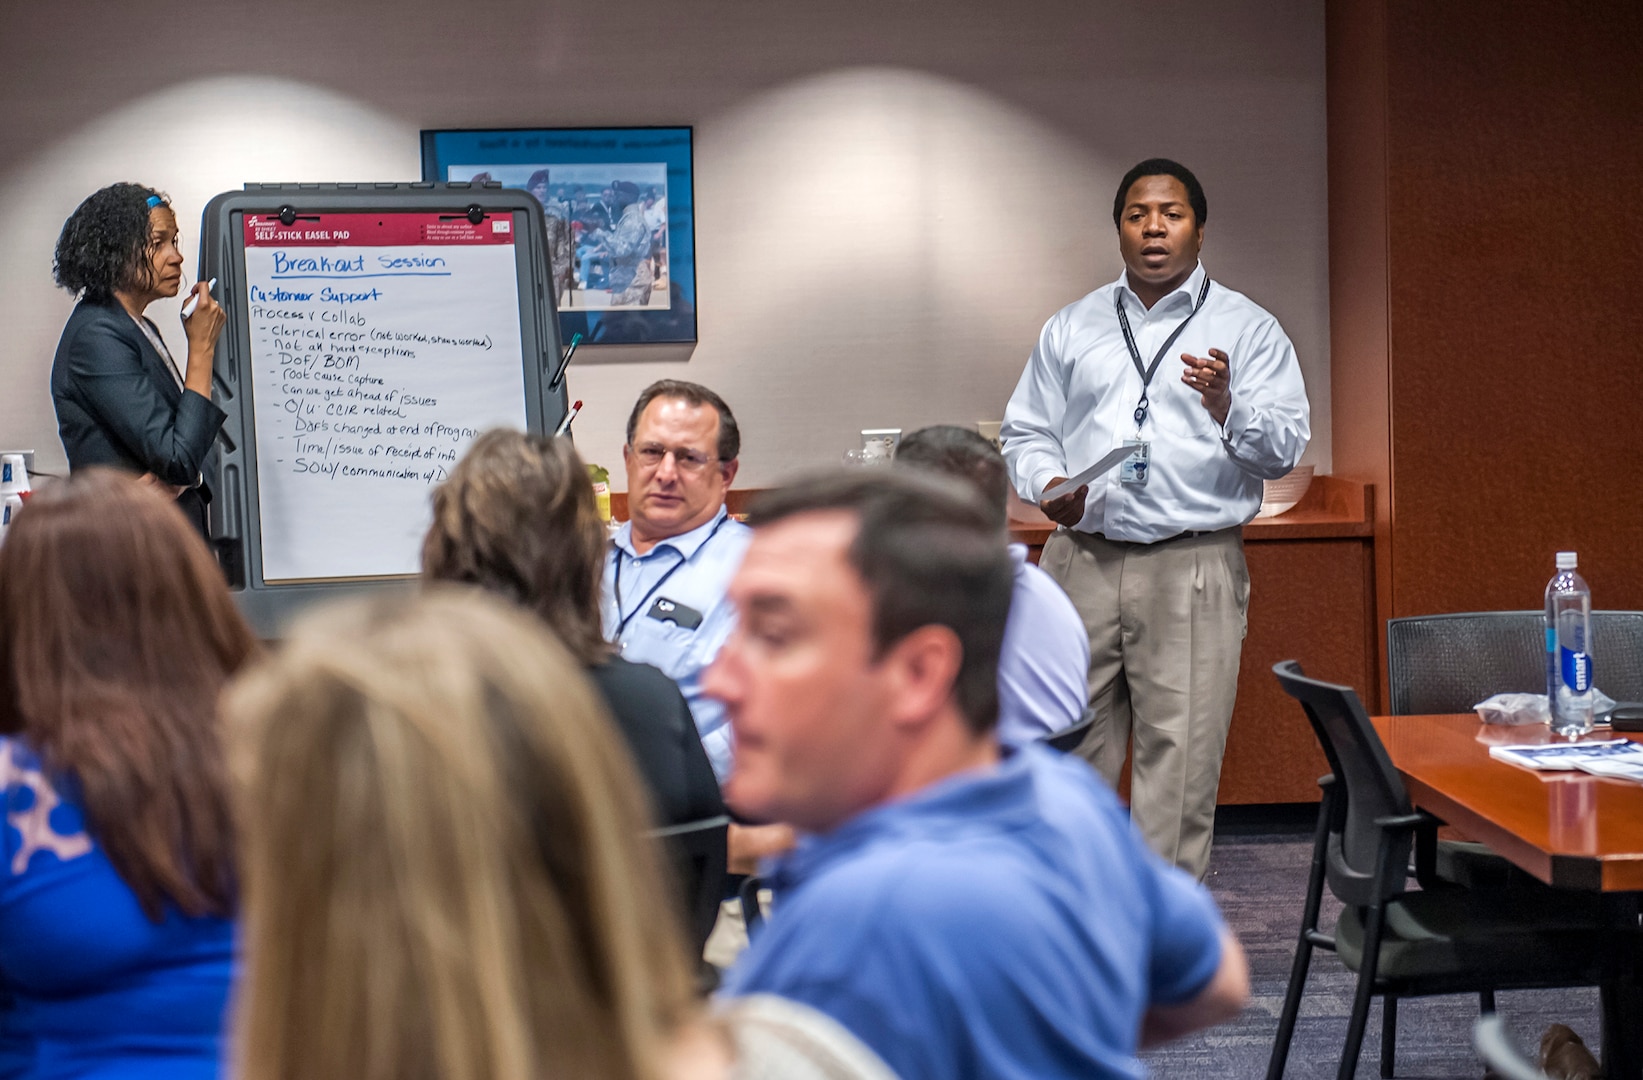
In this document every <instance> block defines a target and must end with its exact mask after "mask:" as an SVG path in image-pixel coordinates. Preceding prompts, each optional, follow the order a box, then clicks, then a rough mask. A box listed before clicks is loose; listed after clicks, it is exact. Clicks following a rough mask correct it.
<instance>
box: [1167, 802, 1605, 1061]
mask: <svg viewBox="0 0 1643 1080" xmlns="http://www.w3.org/2000/svg"><path fill="white" fill-rule="evenodd" d="M1313 820H1314V818H1313V817H1312V816H1311V815H1310V813H1308V812H1302V811H1298V810H1296V809H1291V808H1285V809H1283V810H1282V811H1277V810H1272V809H1267V808H1248V809H1245V808H1235V809H1232V810H1230V811H1229V810H1223V811H1222V813H1221V820H1220V822H1219V823H1218V826H1217V830H1216V842H1215V850H1214V852H1213V853H1212V855H1211V858H1210V871H1209V875H1208V877H1207V878H1206V881H1205V883H1206V884H1207V885H1208V886H1209V888H1210V890H1211V891H1212V892H1213V893H1214V894H1215V898H1216V900H1218V901H1219V902H1220V904H1221V910H1222V911H1223V912H1224V913H1225V915H1226V919H1227V922H1228V924H1229V925H1230V926H1231V927H1232V929H1233V931H1234V932H1236V933H1237V935H1238V937H1239V939H1240V940H1241V941H1242V942H1243V944H1244V949H1245V950H1246V951H1247V952H1248V954H1249V962H1250V982H1251V990H1252V994H1253V999H1252V1001H1251V1003H1250V1007H1249V1008H1248V1009H1246V1010H1245V1011H1244V1014H1243V1015H1242V1016H1241V1017H1239V1019H1237V1020H1236V1021H1234V1022H1232V1023H1230V1024H1225V1025H1222V1026H1220V1027H1217V1028H1213V1029H1211V1030H1209V1031H1206V1032H1201V1033H1199V1034H1197V1035H1194V1036H1191V1037H1189V1038H1186V1039H1182V1040H1179V1041H1177V1042H1174V1043H1171V1044H1169V1045H1167V1046H1164V1047H1160V1048H1158V1049H1156V1050H1152V1051H1148V1052H1147V1053H1146V1054H1145V1055H1143V1056H1144V1058H1145V1059H1146V1062H1147V1066H1148V1068H1149V1069H1150V1071H1151V1075H1152V1076H1153V1077H1155V1078H1165V1077H1171V1078H1172V1077H1183V1078H1184V1077H1221V1076H1225V1077H1239V1078H1245V1077H1256V1078H1259V1077H1263V1076H1265V1075H1266V1068H1267V1060H1268V1058H1269V1056H1270V1054H1271V1052H1272V1040H1273V1038H1274V1036H1275V1035H1276V1034H1277V1031H1278V1013H1279V1011H1280V1010H1281V1009H1282V1008H1283V1003H1284V992H1285V990H1286V989H1287V987H1288V985H1289V967H1290V964H1291V963H1292V962H1293V960H1294V957H1295V940H1296V935H1297V932H1298V930H1299V928H1300V924H1301V908H1302V905H1303V904H1304V903H1305V900H1306V877H1307V869H1308V864H1309V861H1310V859H1311V854H1312V835H1311V834H1312V823H1313ZM1325 905H1326V906H1325V909H1324V917H1323V922H1324V925H1325V927H1326V928H1327V927H1328V926H1330V925H1332V924H1333V922H1334V919H1335V915H1336V913H1337V912H1338V911H1339V905H1338V904H1335V903H1334V901H1333V900H1332V899H1331V898H1329V896H1328V894H1327V892H1326V893H1325ZM1356 985H1357V984H1356V977H1355V976H1354V975H1352V973H1351V972H1349V971H1347V970H1346V968H1345V966H1344V965H1342V964H1341V962H1340V961H1339V960H1338V959H1336V957H1335V956H1334V955H1333V954H1332V953H1327V952H1323V951H1322V950H1316V951H1314V953H1313V960H1312V969H1311V973H1310V975H1309V977H1308V979H1307V986H1306V996H1305V997H1304V998H1303V999H1302V1002H1301V1014H1300V1019H1299V1021H1298V1022H1297V1023H1296V1025H1295V1039H1294V1042H1293V1043H1292V1044H1291V1047H1290V1052H1289V1064H1288V1068H1287V1069H1286V1071H1285V1073H1284V1075H1285V1077H1287V1078H1288V1080H1314V1078H1317V1080H1324V1078H1332V1077H1334V1075H1335V1070H1336V1069H1338V1068H1339V1067H1340V1060H1341V1050H1342V1047H1343V1046H1344V1045H1345V1041H1346V1019H1347V1014H1348V1013H1349V1012H1350V1011H1351V1008H1352V994H1353V991H1354V989H1355V988H1356ZM1496 1007H1497V1009H1498V1010H1499V1012H1500V1015H1501V1017H1502V1018H1503V1019H1504V1020H1505V1021H1506V1025H1507V1029H1508V1031H1509V1032H1510V1034H1511V1037H1512V1041H1513V1043H1514V1044H1515V1045H1516V1046H1517V1047H1518V1048H1519V1049H1521V1050H1523V1051H1524V1052H1525V1053H1528V1052H1530V1051H1531V1050H1532V1049H1533V1048H1535V1047H1537V1046H1538V1045H1539V1042H1540V1034H1541V1032H1542V1031H1544V1030H1545V1029H1546V1027H1547V1025H1548V1024H1551V1023H1553V1022H1561V1023H1565V1024H1568V1025H1569V1026H1570V1027H1572V1028H1574V1030H1575V1031H1576V1032H1577V1033H1579V1034H1580V1036H1581V1037H1582V1038H1583V1039H1585V1040H1586V1044H1587V1045H1588V1046H1590V1047H1591V1048H1592V1051H1593V1053H1598V1052H1599V1045H1598V1043H1599V1040H1598V999H1597V991H1596V990H1536V991H1528V990H1524V991H1515V992H1511V993H1501V994H1497V995H1496ZM1477 1015H1478V1003H1477V998H1476V997H1470V996H1468V997H1462V996H1454V997H1431V998H1417V999H1406V1000H1402V1001H1400V1002H1399V1003H1398V1037H1397V1060H1396V1063H1395V1071H1396V1075H1397V1076H1398V1077H1407V1078H1409V1080H1417V1078H1419V1080H1433V1078H1439V1077H1442V1078H1449V1077H1468V1078H1473V1080H1476V1078H1478V1077H1482V1076H1483V1075H1484V1069H1483V1066H1482V1064H1481V1063H1479V1061H1478V1059H1477V1056H1476V1055H1475V1054H1474V1053H1473V1052H1472V1042H1471V1033H1472V1024H1473V1022H1474V1021H1476V1019H1477ZM1380 1028H1381V1007H1380V1002H1379V1001H1378V1000H1377V1001H1376V1003H1375V1004H1374V1006H1373V1007H1372V1008H1371V1009H1370V1013H1369V1027H1368V1031H1367V1033H1366V1034H1365V1036H1364V1041H1363V1053H1362V1055H1361V1056H1360V1058H1359V1059H1358V1070H1357V1075H1358V1076H1360V1077H1378V1076H1379V1075H1380V1072H1379V1062H1380Z"/></svg>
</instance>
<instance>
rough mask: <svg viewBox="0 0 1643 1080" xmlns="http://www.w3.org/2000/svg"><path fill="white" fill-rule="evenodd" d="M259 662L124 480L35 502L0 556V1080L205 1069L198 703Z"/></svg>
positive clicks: (181, 522)
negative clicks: (1, 814) (1, 805)
mask: <svg viewBox="0 0 1643 1080" xmlns="http://www.w3.org/2000/svg"><path fill="white" fill-rule="evenodd" d="M256 650H257V642H256V639H255V637H253V635H252V633H251V631H250V629H249V628H248V627H247V626H246V624H245V622H244V620H243V619H242V618H241V617H240V615H239V613H238V611H237V610H236V609H235V607H234V604H233V601H232V600H231V598H230V597H229V594H228V590H227V587H226V586H225V585H224V584H223V579H222V575H221V573H220V572H219V571H218V569H217V566H216V563H215V562H214V560H213V559H212V558H211V555H210V554H209V553H208V552H207V550H206V547H205V544H204V542H203V541H202V540H201V539H200V537H199V536H198V534H197V533H196V532H195V531H194V530H193V529H192V528H191V527H190V525H189V523H188V521H187V520H186V519H185V518H184V516H183V514H182V513H181V512H179V510H178V509H177V507H176V505H175V504H174V503H171V502H169V500H167V499H166V498H165V497H164V495H163V494H161V493H159V492H156V491H154V490H151V489H148V488H146V487H144V486H143V485H142V484H140V483H139V482H138V481H137V479H136V478H135V477H128V476H125V475H122V474H120V473H116V472H114V471H112V470H107V469H96V468H94V469H87V470H84V471H80V472H76V473H75V474H74V475H73V476H72V477H71V478H70V479H68V480H66V481H63V482H61V483H58V484H54V485H51V486H49V487H47V488H45V489H43V490H41V491H40V492H39V493H38V494H36V495H35V496H34V498H33V499H32V500H31V501H30V502H29V504H28V505H27V507H25V509H24V510H23V512H22V513H20V514H19V515H18V516H17V520H16V521H15V522H14V523H13V525H12V528H11V530H10V531H9V532H8V534H7V537H6V544H5V546H4V547H3V548H0V732H5V733H6V734H5V736H4V737H0V784H3V797H4V799H5V827H4V830H3V850H0V989H3V992H4V995H5V998H6V1000H5V1002H4V1004H3V1006H0V1076H5V1077H42V1078H44V1077H69V1076H73V1077H115V1076H118V1077H122V1078H141V1077H162V1076H163V1077H168V1078H183V1080H190V1078H206V1077H214V1076H216V1075H217V1073H218V1069H219V1064H220V1061H221V1058H222V1053H223V1050H222V1032H223V1027H224V1023H225V1007H226V1004H227V999H228V990H229V983H230V979H231V977H232V975H233V967H234V927H233V923H232V919H233V916H234V911H235V906H236V902H235V894H236V873H235V857H234V842H233V825H232V821H231V816H230V812H229V806H228V795H227V787H226V784H227V781H226V777H225V766H224V762H223V751H222V746H221V740H220V738H219V731H218V724H217V711H216V707H217V695H218V693H219V691H220V690H221V689H222V686H223V684H224V683H225V682H226V681H227V679H228V677H229V676H230V675H231V674H232V673H233V672H235V671H236V670H237V669H238V668H239V667H240V666H241V665H242V664H244V663H245V661H246V660H247V659H248V658H249V657H250V656H251V655H252V654H253V653H254V652H255V651H256Z"/></svg>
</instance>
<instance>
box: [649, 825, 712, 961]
mask: <svg viewBox="0 0 1643 1080" xmlns="http://www.w3.org/2000/svg"><path fill="white" fill-rule="evenodd" d="M729 834H730V818H728V817H726V816H725V815H723V814H721V815H719V816H718V817H711V818H703V819H702V820H700V821H687V822H685V823H684V824H683V825H670V826H668V827H667V828H665V829H652V830H651V831H650V832H649V833H647V834H646V835H647V836H649V837H650V838H651V839H652V840H655V841H657V842H659V843H660V844H661V845H662V847H663V850H664V851H665V852H666V854H667V862H668V864H669V865H670V866H671V867H672V870H673V877H674V884H675V885H676V887H677V888H678V890H679V894H678V895H679V910H680V912H681V913H682V914H683V916H684V920H683V926H684V928H685V932H686V933H687V934H688V935H689V939H688V940H689V942H690V945H691V947H692V948H693V949H694V950H695V951H694V954H693V955H695V956H698V957H699V956H701V955H702V949H703V947H704V946H706V945H707V939H708V936H709V935H710V934H712V933H713V924H714V922H715V921H716V920H717V919H718V917H719V901H720V900H722V899H723V898H724V894H725V880H726V876H727V873H728V870H727V866H726V861H727V859H728V848H727V846H726V845H727V844H728V842H729V841H728V837H729Z"/></svg>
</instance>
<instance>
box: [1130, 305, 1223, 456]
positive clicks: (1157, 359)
mask: <svg viewBox="0 0 1643 1080" xmlns="http://www.w3.org/2000/svg"><path fill="white" fill-rule="evenodd" d="M1207 296H1209V276H1208V275H1205V277H1204V285H1203V288H1201V289H1199V290H1198V302H1197V303H1195V304H1194V305H1192V311H1191V312H1190V313H1189V314H1188V315H1187V317H1186V318H1185V319H1182V320H1181V325H1180V326H1177V327H1176V328H1175V332H1174V333H1172V334H1170V336H1169V337H1168V338H1166V339H1165V341H1164V344H1163V345H1162V346H1160V347H1159V349H1158V354H1157V355H1156V356H1154V357H1153V358H1152V366H1151V367H1148V366H1146V365H1144V364H1143V363H1142V362H1141V350H1140V349H1138V348H1136V347H1135V335H1134V334H1132V333H1131V332H1130V317H1129V315H1128V314H1126V313H1125V311H1124V290H1122V289H1119V290H1117V292H1116V295H1115V297H1114V301H1113V306H1114V307H1115V308H1117V311H1118V325H1119V326H1120V327H1121V328H1122V329H1123V331H1124V344H1125V345H1126V346H1128V347H1129V350H1130V360H1131V361H1132V362H1133V363H1134V364H1135V370H1136V373H1137V374H1139V375H1140V376H1141V400H1140V401H1138V402H1136V404H1135V438H1133V439H1125V440H1124V445H1125V446H1133V447H1134V448H1135V449H1134V451H1133V452H1132V453H1131V454H1130V456H1129V457H1127V458H1125V459H1124V460H1123V461H1122V462H1120V463H1119V465H1118V482H1119V483H1120V484H1124V485H1127V486H1129V487H1146V486H1147V474H1148V473H1150V472H1151V471H1152V443H1150V442H1149V441H1147V440H1146V439H1143V438H1142V437H1141V426H1142V425H1143V424H1145V423H1146V422H1147V412H1148V409H1149V407H1150V402H1148V400H1147V388H1148V387H1149V386H1151V385H1152V377H1153V376H1154V375H1156V374H1158V365H1159V364H1161V363H1163V361H1164V354H1165V353H1167V352H1169V349H1170V346H1171V345H1174V344H1175V339H1176V338H1178V337H1180V336H1181V331H1183V330H1185V329H1186V328H1187V323H1189V322H1191V321H1192V317H1193V316H1194V315H1196V314H1198V312H1199V309H1201V308H1202V307H1203V306H1204V299H1205V298H1206V297H1207Z"/></svg>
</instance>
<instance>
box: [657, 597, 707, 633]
mask: <svg viewBox="0 0 1643 1080" xmlns="http://www.w3.org/2000/svg"><path fill="white" fill-rule="evenodd" d="M645 618H647V619H655V620H656V621H657V622H670V623H672V624H673V625H674V626H677V627H678V628H679V629H681V630H694V629H696V628H697V627H698V626H700V625H702V613H701V612H700V611H697V610H696V609H695V608H693V607H689V606H687V605H685V604H681V603H679V602H678V601H677V600H669V599H668V598H667V597H665V596H658V597H657V598H656V602H655V603H654V604H652V605H650V610H649V611H647V612H645Z"/></svg>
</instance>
